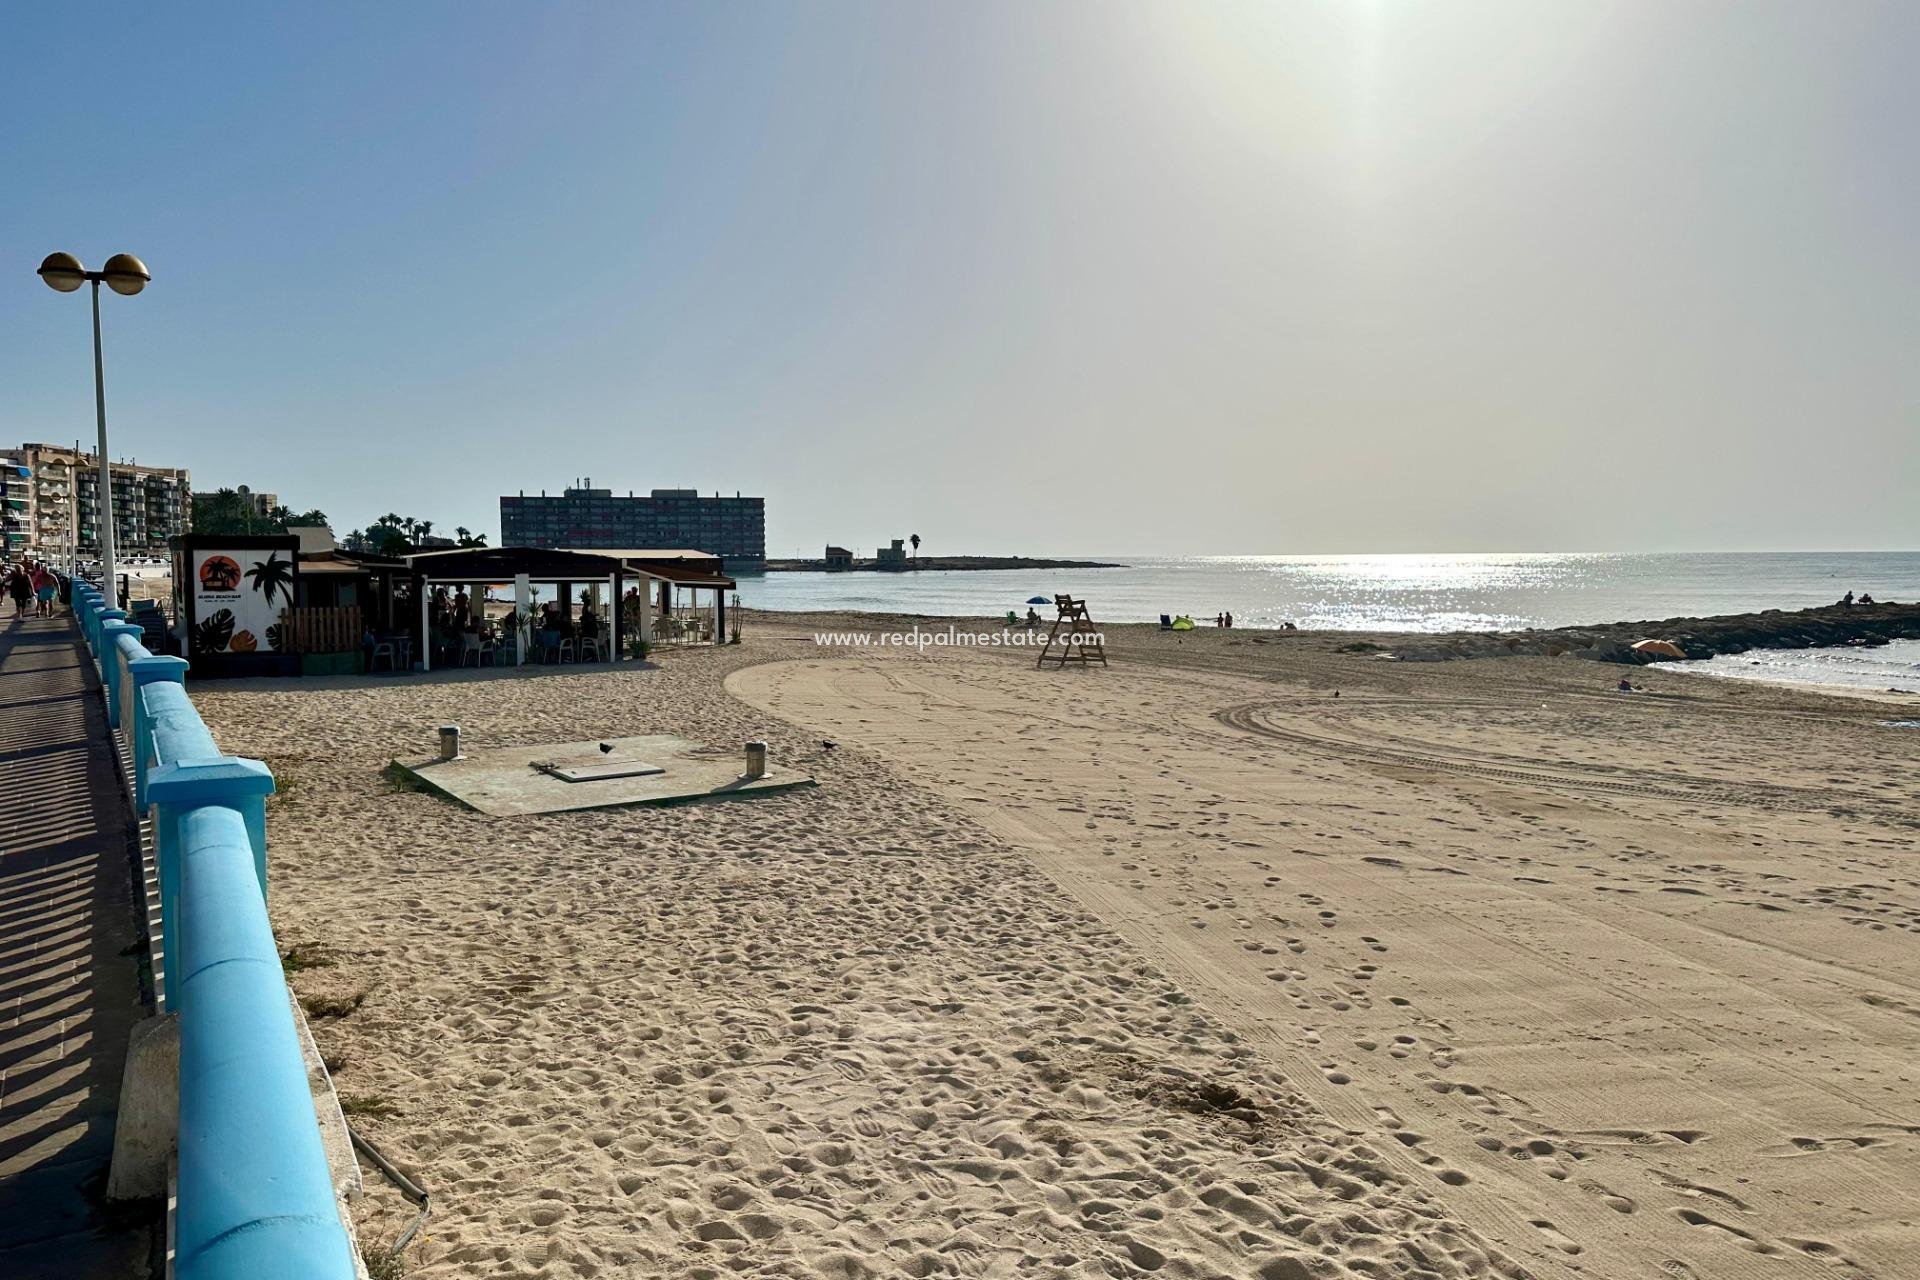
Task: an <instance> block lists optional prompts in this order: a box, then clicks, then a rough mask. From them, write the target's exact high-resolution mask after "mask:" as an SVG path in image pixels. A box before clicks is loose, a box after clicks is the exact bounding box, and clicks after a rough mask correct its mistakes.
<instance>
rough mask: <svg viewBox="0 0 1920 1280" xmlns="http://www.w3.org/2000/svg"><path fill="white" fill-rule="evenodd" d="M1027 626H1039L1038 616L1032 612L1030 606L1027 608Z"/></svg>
mask: <svg viewBox="0 0 1920 1280" xmlns="http://www.w3.org/2000/svg"><path fill="white" fill-rule="evenodd" d="M1027 625H1028V626H1029V627H1037V626H1039V625H1040V615H1039V614H1037V613H1035V612H1034V611H1033V606H1032V605H1028V606H1027Z"/></svg>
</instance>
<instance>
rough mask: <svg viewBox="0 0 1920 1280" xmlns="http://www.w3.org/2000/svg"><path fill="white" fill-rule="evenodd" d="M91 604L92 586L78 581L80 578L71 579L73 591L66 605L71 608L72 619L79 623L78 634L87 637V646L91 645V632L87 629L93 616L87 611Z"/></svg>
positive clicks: (90, 646)
mask: <svg viewBox="0 0 1920 1280" xmlns="http://www.w3.org/2000/svg"><path fill="white" fill-rule="evenodd" d="M92 604H93V588H92V587H89V586H88V585H87V584H86V583H84V582H82V581H80V579H78V578H75V579H74V580H73V593H72V596H71V598H70V599H69V600H68V605H69V607H71V608H72V609H73V620H74V622H75V623H77V624H78V625H79V627H80V634H81V635H82V636H84V637H86V639H87V647H88V648H92V647H93V637H92V633H91V632H89V631H88V629H87V628H88V627H89V626H90V625H91V624H92V622H93V618H92V616H91V614H90V612H89V610H90V609H91V606H92Z"/></svg>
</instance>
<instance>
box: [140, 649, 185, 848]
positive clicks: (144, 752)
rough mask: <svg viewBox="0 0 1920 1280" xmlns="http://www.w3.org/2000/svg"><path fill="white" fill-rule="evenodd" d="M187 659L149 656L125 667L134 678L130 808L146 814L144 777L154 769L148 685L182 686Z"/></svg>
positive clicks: (145, 778)
mask: <svg viewBox="0 0 1920 1280" xmlns="http://www.w3.org/2000/svg"><path fill="white" fill-rule="evenodd" d="M187 665H188V664H187V660H186V659H185V658H169V657H162V656H159V655H149V656H147V657H145V658H135V659H134V660H133V661H132V662H130V663H128V664H127V674H128V675H130V676H132V677H133V699H132V701H133V807H134V808H135V809H136V810H137V811H139V812H141V813H145V812H146V811H147V774H148V773H149V772H150V771H151V769H152V766H153V716H152V715H151V714H150V713H149V712H148V710H147V686H148V685H151V684H184V683H186V679H187Z"/></svg>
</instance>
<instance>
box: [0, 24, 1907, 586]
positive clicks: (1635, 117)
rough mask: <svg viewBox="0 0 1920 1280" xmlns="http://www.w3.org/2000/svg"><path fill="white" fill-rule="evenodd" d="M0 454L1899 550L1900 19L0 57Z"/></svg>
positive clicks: (1350, 539) (857, 525) (721, 27)
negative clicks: (26, 443) (90, 290)
mask: <svg viewBox="0 0 1920 1280" xmlns="http://www.w3.org/2000/svg"><path fill="white" fill-rule="evenodd" d="M0 23H3V24H4V25H3V26H0V119H4V121H5V128H4V131H0V176H4V188H3V189H0V190H3V191H4V195H3V197H0V337H3V338H4V341H0V442H5V443H13V442H16V441H17V440H20V439H48V440H71V439H73V438H74V437H76V436H80V437H83V438H86V439H91V435H92V422H93V417H92V403H91V370H90V364H89V362H90V352H89V348H88V337H87V319H86V305H85V302H84V299H83V297H82V296H72V297H63V296H60V295H56V294H54V293H52V292H51V291H49V290H47V289H45V288H44V287H43V286H42V285H41V284H40V283H39V281H38V280H36V279H35V278H34V275H33V269H34V267H35V265H37V263H38V261H39V259H40V257H41V256H42V255H44V254H45V253H47V252H49V251H51V250H54V249H67V250H70V251H72V252H74V253H77V254H79V255H80V256H81V257H82V259H83V260H85V261H86V262H87V263H88V265H90V266H93V265H98V263H99V262H100V261H101V260H103V259H104V258H105V257H106V256H107V255H109V254H111V253H113V252H115V251H118V250H123V249H124V250H129V251H132V252H135V253H138V254H139V255H140V256H142V257H143V258H145V259H146V261H147V262H148V264H149V266H150V267H151V268H152V270H153V273H154V283H153V286H152V287H151V288H150V289H149V290H148V291H147V292H146V293H145V294H143V295H141V296H139V297H137V298H132V299H123V298H118V297H109V298H107V299H106V301H105V308H106V312H107V315H106V324H107V344H108V346H107V355H108V378H109V385H108V394H109V408H110V410H111V425H112V427H113V441H114V449H115V452H116V453H117V454H123V455H132V456H135V457H137V458H140V459H142V460H146V461H155V462H166V463H172V464H180V465H186V466H190V467H191V468H192V469H193V472H194V476H195V481H196V484H197V486H199V487H202V488H210V487H214V486H217V485H227V484H236V483H248V484H251V485H253V486H254V487H256V488H262V489H271V490H274V491H277V492H279V493H280V494H281V495H283V498H284V499H285V500H286V501H288V502H289V503H290V504H292V505H294V506H296V507H306V506H313V505H317V506H320V507H322V508H324V509H325V510H326V511H328V512H329V513H330V514H332V515H333V516H334V517H335V522H336V527H337V528H342V529H344V528H346V527H349V526H352V525H356V524H361V523H364V522H365V521H367V520H369V519H371V518H372V517H374V516H375V515H378V514H379V513H381V512H384V511H388V510H397V511H400V512H402V513H407V514H414V515H418V516H422V517H427V518H431V519H433V520H435V521H436V523H437V524H438V526H439V527H440V528H441V529H451V528H452V527H453V526H454V525H457V524H464V525H468V526H471V527H473V528H476V529H483V530H486V531H487V532H489V533H490V534H497V532H498V506H497V499H498V496H499V495H500V494H501V493H503V492H510V491H513V490H516V489H519V488H523V487H524V488H528V489H539V488H543V487H544V488H547V489H550V490H555V489H559V488H561V487H563V486H565V485H566V484H568V483H569V482H570V481H572V480H573V478H574V477H577V476H583V475H591V476H593V477H594V479H595V481H596V483H599V484H602V485H607V486H611V487H614V488H616V489H619V490H623V491H624V490H626V489H628V488H637V489H641V490H645V489H647V488H649V487H653V486H665V485H689V486H697V487H699V488H701V489H704V490H708V491H711V490H714V489H722V490H725V491H726V492H728V493H732V492H733V491H734V490H736V489H740V490H744V491H746V492H748V493H754V494H764V495H765V496H766V497H767V499H768V529H769V541H770V544H771V550H772V551H773V552H774V553H775V554H788V553H791V552H792V551H794V550H795V549H805V550H807V551H809V552H811V553H814V554H817V553H818V548H819V547H820V545H821V544H823V543H824V542H826V541H828V540H833V541H838V542H843V543H846V544H847V545H851V546H855V547H862V548H865V547H870V546H873V545H875V544H877V543H880V542H882V541H884V540H885V539H887V538H889V537H894V536H902V535H904V534H907V533H909V532H918V533H920V534H921V535H922V536H923V537H924V538H925V539H926V540H927V550H928V551H929V552H1025V553H1028V554H1046V553H1049V552H1054V553H1082V554H1095V553H1102V552H1107V553H1134V554H1139V553H1147V552H1154V551H1167V552H1242V553H1259V552H1274V553H1279V552H1292V551H1302V552H1304V551H1341V550H1351V551H1394V550H1408V551H1433V550H1462V551H1466V550H1520V549H1527V550H1556V549H1614V548H1619V549H1643V548H1742V547H1755V548H1767V547H1789V548H1797V547H1858V548H1870V547H1915V546H1920V213H1917V211H1920V146H1916V144H1915V142H1914V130H1915V127H1916V122H1920V76H1916V75H1915V74H1914V73H1913V68H1914V67H1915V66H1916V65H1917V64H1920V5H1913V4H1900V3H1885V4H1874V3H1866V2H1864V0H1847V2H1846V3H1842V4H1831V5H1828V4H1808V3H1799V2H1794V3H1737V4H1736V3H1709V2H1706V0H1700V2H1695V3H1686V4H1673V3H1668V2H1667V0H1644V2H1641V3H1618V4H1604V3H1592V4H1543V3H1539V0H1515V2H1514V3H1504V4H1487V3H1475V2H1473V0H1456V2H1452V3H1447V4H1431V3H1385V2H1376V3H1367V2H1366V0H1353V2H1351V3H1333V2H1332V0H1323V2H1316V3H1311V4H1295V3H1287V2H1285V0H1265V2H1262V3H1250V4H1245V5H1209V4H1205V3H1178V4H1166V5H1150V4H1111V3H1083V4H1058V3H1042V2H1036V0H1020V2H1018V3H968V4H950V5H939V6H936V5H924V4H896V3H873V4H860V5H852V4H806V5H772V4H766V5H745V4H698V5H696V4H686V5H673V6H660V5H638V4H602V5H594V6H586V5H544V4H512V5H510V4H474V3H463V4H457V5H455V4H426V3H412V2H409V3H404V4H382V5H377V6H376V5H366V6H348V5H333V4H328V5H306V6H283V5H253V4H249V5H237V4H236V5H230V6H225V7H223V8H221V9H218V10H215V9H211V8H207V7H202V6H191V7H184V8H183V7H174V6H156V5H150V4H148V5H127V6H112V7H104V6H93V5H86V4H65V5H33V6H29V5H13V6H9V7H8V9H7V12H6V14H5V16H4V18H3V19H0Z"/></svg>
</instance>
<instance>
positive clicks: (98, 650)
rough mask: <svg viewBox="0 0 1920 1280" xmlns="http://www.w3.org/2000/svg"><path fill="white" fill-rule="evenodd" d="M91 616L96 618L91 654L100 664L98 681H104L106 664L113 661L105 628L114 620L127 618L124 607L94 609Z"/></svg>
mask: <svg viewBox="0 0 1920 1280" xmlns="http://www.w3.org/2000/svg"><path fill="white" fill-rule="evenodd" d="M93 616H94V617H95V618H97V619H98V621H97V622H95V623H94V625H93V656H94V658H95V660H97V661H98V663H99V665H100V681H101V683H102V684H104V683H106V680H107V672H108V670H109V667H108V664H109V663H111V662H112V661H113V646H112V645H111V644H109V643H108V642H107V628H108V627H109V626H111V625H112V624H113V623H116V622H125V621H126V620H127V611H126V610H125V609H104V608H103V609H96V610H94V614H93Z"/></svg>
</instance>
